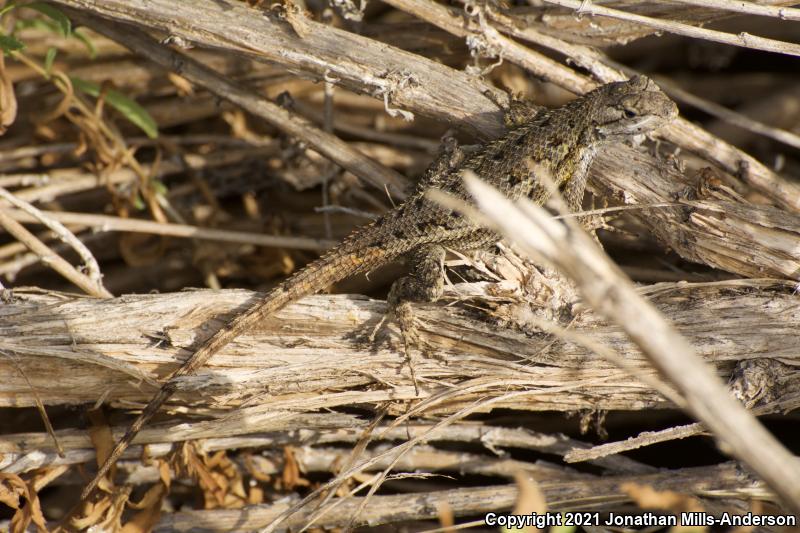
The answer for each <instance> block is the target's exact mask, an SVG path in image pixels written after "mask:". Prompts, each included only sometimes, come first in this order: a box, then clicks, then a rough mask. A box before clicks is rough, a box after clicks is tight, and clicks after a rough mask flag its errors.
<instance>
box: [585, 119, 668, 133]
mask: <svg viewBox="0 0 800 533" xmlns="http://www.w3.org/2000/svg"><path fill="white" fill-rule="evenodd" d="M661 122H663V120H662V119H661V117H658V116H656V115H644V116H641V117H636V118H635V119H631V120H628V121H624V122H618V123H617V124H614V125H608V126H601V127H600V128H599V129H598V132H599V133H600V135H602V136H603V137H612V136H616V135H630V134H632V133H640V132H642V131H650V130H653V129H656V128H658V127H659V126H660V125H661V124H660V123H661Z"/></svg>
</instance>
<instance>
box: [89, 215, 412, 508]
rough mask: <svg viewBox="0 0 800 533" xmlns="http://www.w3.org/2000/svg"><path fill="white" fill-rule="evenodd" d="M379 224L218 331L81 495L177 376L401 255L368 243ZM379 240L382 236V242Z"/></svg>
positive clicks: (357, 234)
mask: <svg viewBox="0 0 800 533" xmlns="http://www.w3.org/2000/svg"><path fill="white" fill-rule="evenodd" d="M376 229H377V228H376V225H375V224H371V225H370V226H367V227H366V228H363V229H362V230H360V231H356V232H354V233H353V234H352V235H351V236H350V237H349V238H348V239H346V240H345V241H344V242H343V243H342V245H340V246H339V247H337V248H334V249H333V250H331V251H329V252H328V253H327V254H325V255H323V256H322V257H320V258H319V259H317V260H316V261H314V262H313V263H311V264H309V265H307V266H306V267H305V268H303V269H302V270H299V271H298V272H296V273H295V274H294V275H293V276H291V277H290V278H289V279H287V280H286V281H284V282H283V283H281V284H280V285H279V286H277V287H276V288H275V289H273V290H272V291H271V292H269V293H268V294H267V295H266V296H265V297H264V298H263V299H259V300H258V301H256V302H255V303H254V304H253V305H252V306H251V307H250V308H249V309H248V310H247V311H245V312H244V313H242V314H240V315H239V316H237V317H236V318H235V319H233V320H232V321H230V322H229V323H227V324H225V325H224V326H223V327H222V328H220V329H219V330H218V331H217V332H216V333H214V335H212V336H211V337H210V338H209V339H208V340H206V341H205V342H204V343H203V344H202V345H201V346H200V348H198V349H197V350H196V351H195V352H194V353H193V354H192V355H191V357H189V359H187V360H186V361H185V362H184V363H183V365H181V367H180V368H178V369H177V370H176V371H175V372H174V373H173V374H172V375H171V376H170V378H169V381H167V383H165V384H164V385H163V386H162V387H161V389H160V390H159V391H158V393H157V394H156V395H155V396H154V397H153V399H152V400H150V403H148V404H147V406H146V407H145V408H144V410H143V411H142V413H141V414H140V415H139V416H138V417H137V418H136V420H134V421H133V423H132V424H131V426H130V427H129V428H128V430H127V431H126V432H125V435H124V436H123V437H122V439H120V440H119V442H117V444H116V446H114V448H113V449H112V450H111V453H110V454H109V456H108V458H107V459H106V460H105V461H104V462H103V464H102V466H100V469H99V470H98V471H97V474H96V475H95V477H94V478H93V479H92V481H91V482H90V483H89V484H88V485H86V487H85V488H84V489H83V492H82V493H81V501H86V500H87V499H88V498H89V496H91V494H92V492H94V490H95V488H97V485H98V483H99V482H100V480H101V479H102V478H103V476H105V475H106V473H107V472H108V471H109V469H110V468H111V467H112V466H113V465H114V463H116V461H117V459H119V458H120V456H121V455H122V453H123V452H124V451H125V450H126V449H127V447H128V445H129V444H130V443H131V441H133V439H134V437H135V436H136V434H137V433H139V430H141V428H142V427H144V425H145V424H147V423H148V422H149V421H150V419H151V418H152V417H153V415H155V414H156V412H158V410H159V408H161V406H162V405H163V404H164V402H166V401H167V400H168V399H169V398H170V397H171V396H172V395H173V394H174V393H175V391H176V390H177V388H178V382H177V381H176V378H180V377H182V376H186V375H189V374H193V373H194V372H195V371H196V370H197V369H198V368H200V367H202V366H203V365H205V364H206V362H207V361H208V360H209V359H210V358H211V357H212V356H213V355H214V354H216V353H217V352H219V351H220V350H221V349H222V348H224V347H225V346H226V345H227V344H228V343H230V342H231V341H232V340H234V339H235V338H236V337H237V336H238V335H239V334H240V333H241V332H242V331H245V330H247V329H249V328H250V327H251V326H253V325H255V324H257V323H258V322H260V321H261V320H263V319H265V318H267V317H268V316H269V315H271V314H272V313H274V312H275V311H278V310H279V309H281V308H282V307H283V306H285V305H287V304H289V303H291V302H293V301H295V300H298V299H299V298H302V297H304V296H309V295H311V294H314V293H316V292H319V291H320V290H322V289H325V288H327V287H328V286H330V285H332V284H333V283H336V282H338V281H341V280H343V279H344V278H346V277H348V276H351V275H353V274H356V273H358V272H364V271H367V270H369V269H371V268H375V267H377V266H380V265H382V264H384V263H386V262H387V261H390V260H392V259H394V258H395V257H397V256H398V255H400V254H401V253H402V252H403V251H405V250H404V249H399V248H395V249H391V250H386V249H381V247H380V246H378V245H377V244H376V245H374V246H372V245H369V244H367V245H365V244H366V243H370V242H371V240H372V239H370V237H372V235H371V233H372V232H374V231H375V230H376ZM376 242H377V240H376Z"/></svg>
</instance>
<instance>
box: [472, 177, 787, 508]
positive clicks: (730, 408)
mask: <svg viewBox="0 0 800 533" xmlns="http://www.w3.org/2000/svg"><path fill="white" fill-rule="evenodd" d="M465 180H466V182H467V186H468V188H469V190H470V191H471V192H472V193H473V195H474V196H475V197H476V201H477V203H478V205H479V206H480V208H481V209H482V210H483V211H484V212H485V213H486V214H487V215H488V216H490V217H491V218H492V220H493V222H494V223H495V224H496V225H497V226H498V227H499V228H501V229H502V231H503V233H504V234H505V235H506V236H507V237H508V238H510V239H511V240H513V241H515V242H518V243H520V244H521V245H523V247H524V249H525V250H526V251H527V252H528V253H530V254H532V255H533V256H535V257H539V258H545V259H546V260H547V261H548V262H550V263H552V264H555V265H556V266H558V267H559V268H560V269H561V270H562V271H563V272H565V273H566V274H567V275H569V276H570V278H572V279H573V280H574V281H575V282H576V283H577V284H578V287H579V289H580V290H581V293H582V294H583V296H584V297H585V298H586V300H587V301H588V302H589V303H590V304H591V305H592V306H593V307H594V308H595V309H597V310H598V311H599V312H601V313H602V314H603V315H605V316H606V317H607V318H608V319H609V320H612V321H614V322H616V323H617V324H619V325H620V326H621V327H622V328H624V329H625V331H626V332H627V333H628V335H629V336H630V337H631V339H632V340H634V342H636V344H637V345H639V347H640V348H641V349H642V351H643V352H644V353H645V355H646V356H647V357H648V359H649V360H650V361H651V363H652V364H653V365H654V366H655V367H656V368H657V369H658V370H659V371H660V372H661V373H662V374H663V375H664V376H665V377H666V378H667V379H668V380H669V382H670V383H671V384H672V385H673V386H675V388H676V389H677V390H678V391H679V392H680V393H681V394H683V396H684V397H685V398H686V401H687V402H688V404H689V410H690V412H692V413H693V414H694V416H696V417H697V418H698V419H699V420H701V421H702V422H703V423H704V424H705V425H706V427H708V428H709V429H710V430H711V431H712V433H713V434H714V435H715V436H716V437H717V439H718V440H719V442H720V443H721V447H722V448H723V450H724V451H725V452H727V453H730V454H732V455H734V456H735V457H737V458H739V459H741V460H742V461H743V462H745V463H746V464H748V465H749V466H750V467H751V468H752V469H753V471H755V472H756V473H757V474H758V475H760V476H761V477H762V478H763V479H764V480H765V481H766V482H767V483H768V484H769V485H770V486H771V487H772V488H773V489H774V490H775V491H776V492H777V493H778V494H779V495H780V496H781V498H782V499H783V500H784V501H785V503H786V504H787V505H788V506H789V507H790V508H791V509H792V510H793V511H795V512H798V511H800V464H798V462H797V460H796V458H795V456H794V455H792V454H791V453H790V452H789V451H788V450H786V448H784V447H783V445H781V444H780V443H779V442H778V441H777V440H776V439H775V438H774V437H773V436H772V435H771V434H770V433H769V432H767V431H766V430H765V429H764V427H763V426H762V425H761V424H760V423H759V422H758V421H757V420H756V419H755V418H754V417H753V416H752V415H751V414H750V413H748V412H747V411H746V410H745V408H744V407H743V406H742V405H741V404H740V403H738V402H737V401H735V400H734V399H733V398H731V396H730V395H729V393H728V391H727V390H726V389H725V387H724V386H723V385H722V384H721V383H720V382H719V380H718V379H717V378H716V377H715V376H714V374H713V373H712V372H711V371H710V370H709V369H708V367H707V366H706V364H705V363H704V362H703V361H702V360H701V359H699V358H698V357H697V355H696V354H695V352H694V350H693V349H692V347H691V346H690V345H689V344H688V343H687V342H686V340H685V339H684V338H683V337H682V336H681V335H680V334H678V333H677V332H676V331H675V330H674V329H673V327H672V326H670V325H669V324H668V323H667V322H666V321H665V320H664V319H663V317H662V316H661V315H660V313H659V312H658V311H657V310H656V309H655V307H653V306H652V304H650V303H648V302H646V301H645V300H643V299H642V298H641V297H640V296H639V295H638V294H637V293H636V290H635V289H634V287H633V284H632V283H631V282H630V280H628V279H626V278H625V276H624V274H622V272H621V271H620V270H619V268H618V267H616V266H615V265H614V264H613V263H612V262H611V260H610V259H608V257H607V256H605V255H604V254H602V253H600V252H599V250H598V249H597V247H596V245H595V244H594V242H593V241H592V240H591V238H590V237H589V236H588V235H586V234H585V233H584V232H583V230H582V229H581V228H580V226H579V225H577V223H574V222H572V221H570V220H567V221H566V227H565V226H564V225H563V224H562V223H560V222H556V221H553V220H551V219H550V217H549V215H548V214H547V213H546V212H545V211H544V209H543V208H541V207H538V206H534V205H533V204H531V203H530V202H527V201H525V202H518V203H517V204H516V205H515V204H513V203H512V202H511V201H509V200H508V199H507V198H505V197H504V196H503V195H502V193H500V192H498V191H496V190H494V189H492V188H491V187H489V186H487V185H485V184H484V183H483V182H481V181H480V180H479V179H476V178H471V177H465Z"/></svg>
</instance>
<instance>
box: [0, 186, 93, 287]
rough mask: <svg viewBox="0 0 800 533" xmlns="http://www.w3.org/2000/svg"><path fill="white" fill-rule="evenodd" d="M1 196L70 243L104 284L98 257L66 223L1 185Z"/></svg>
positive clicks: (90, 277)
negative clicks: (55, 218)
mask: <svg viewBox="0 0 800 533" xmlns="http://www.w3.org/2000/svg"><path fill="white" fill-rule="evenodd" d="M0 198H4V199H5V200H7V201H8V202H9V203H11V205H14V206H16V207H17V208H18V209H21V210H22V211H24V212H25V213H27V214H29V215H31V216H32V217H33V218H34V219H35V220H36V221H38V222H39V223H41V224H44V225H45V226H46V227H47V228H49V229H50V230H51V231H52V232H53V233H55V234H56V236H58V237H59V238H60V239H61V240H62V241H63V242H66V243H67V244H69V245H70V246H71V247H72V249H73V250H75V251H76V252H77V253H78V255H79V256H80V257H81V259H83V264H84V265H85V266H86V269H87V270H88V271H89V279H91V280H92V281H94V282H95V283H96V284H97V286H98V287H102V286H103V276H102V274H101V273H100V265H98V264H97V259H95V258H94V255H92V252H90V251H89V249H88V248H87V247H86V245H85V244H83V242H81V240H80V239H78V238H77V237H76V236H75V234H74V233H72V232H71V231H70V230H68V229H67V228H65V227H64V225H63V224H61V223H60V222H59V221H57V220H54V219H53V218H52V217H50V216H48V215H47V214H46V213H44V212H43V211H41V210H39V209H37V208H36V207H34V206H32V205H31V204H29V203H28V202H26V201H24V200H20V199H19V198H17V197H16V196H14V195H13V194H11V193H10V192H8V191H7V190H5V189H4V188H3V187H0Z"/></svg>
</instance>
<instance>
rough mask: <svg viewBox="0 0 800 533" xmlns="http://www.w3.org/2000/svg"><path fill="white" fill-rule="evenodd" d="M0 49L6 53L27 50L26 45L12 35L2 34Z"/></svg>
mask: <svg viewBox="0 0 800 533" xmlns="http://www.w3.org/2000/svg"><path fill="white" fill-rule="evenodd" d="M0 48H2V49H3V51H4V52H14V51H16V50H22V49H23V48H25V44H23V43H22V42H20V41H19V40H17V39H16V38H15V37H12V36H11V35H4V34H0Z"/></svg>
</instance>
